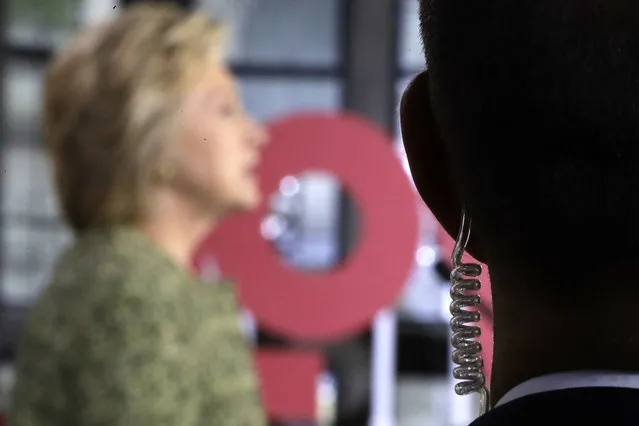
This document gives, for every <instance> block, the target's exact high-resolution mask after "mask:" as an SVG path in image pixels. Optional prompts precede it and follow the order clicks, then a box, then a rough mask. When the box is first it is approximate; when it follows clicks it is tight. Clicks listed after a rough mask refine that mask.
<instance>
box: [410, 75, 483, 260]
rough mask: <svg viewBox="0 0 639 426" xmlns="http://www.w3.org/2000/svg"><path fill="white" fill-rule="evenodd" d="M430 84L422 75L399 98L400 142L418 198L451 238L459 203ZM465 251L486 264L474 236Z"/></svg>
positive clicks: (458, 217)
mask: <svg viewBox="0 0 639 426" xmlns="http://www.w3.org/2000/svg"><path fill="white" fill-rule="evenodd" d="M429 83H430V81H429V76H428V73H427V72H423V73H421V74H419V75H418V76H417V77H415V79H414V80H413V81H412V82H411V84H410V85H409V86H408V88H407V89H406V91H405V92H404V95H403V96H402V102H401V106H400V119H401V127H402V139H403V142H404V148H405V150H406V155H407V156H408V164H409V166H410V171H411V174H412V176H413V180H414V182H415V186H416V187H417V191H418V192H419V195H420V196H421V197H422V199H423V200H424V202H425V203H426V205H427V206H428V208H429V209H430V210H431V212H432V213H433V215H434V216H435V217H436V218H437V220H438V221H439V223H440V224H441V225H442V226H443V227H444V229H445V230H446V232H448V234H449V235H450V236H451V237H453V239H454V238H456V237H457V233H458V232H459V226H460V222H461V212H462V203H461V202H460V200H459V198H458V196H457V192H456V190H455V187H454V185H453V180H452V177H451V172H450V161H449V154H448V150H447V149H446V145H445V143H444V141H443V139H442V137H441V134H440V132H439V129H438V127H437V123H436V120H435V115H434V113H433V109H432V105H431V97H430V88H429ZM467 250H468V252H469V253H470V254H471V255H472V256H473V257H474V258H475V259H477V260H479V261H480V262H484V261H485V258H484V256H483V253H482V252H481V250H480V248H479V244H477V238H476V234H472V233H471V239H470V241H469V244H468V247H467Z"/></svg>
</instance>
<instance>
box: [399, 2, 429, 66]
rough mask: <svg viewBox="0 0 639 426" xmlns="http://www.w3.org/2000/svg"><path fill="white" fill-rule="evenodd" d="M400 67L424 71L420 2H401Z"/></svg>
mask: <svg viewBox="0 0 639 426" xmlns="http://www.w3.org/2000/svg"><path fill="white" fill-rule="evenodd" d="M399 16H400V24H399V29H400V30H399V31H400V32H399V67H400V69H402V70H404V71H418V70H422V69H424V67H425V65H426V61H425V60H424V51H423V47H422V39H421V35H420V32H419V1H418V0H400V14H399Z"/></svg>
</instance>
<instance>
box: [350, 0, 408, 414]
mask: <svg viewBox="0 0 639 426" xmlns="http://www.w3.org/2000/svg"><path fill="white" fill-rule="evenodd" d="M342 1H343V4H344V8H343V17H342V25H341V27H342V28H341V46H342V49H343V59H344V61H343V64H344V70H345V81H344V99H343V106H344V108H345V109H347V110H350V111H352V112H355V113H357V114H359V115H361V116H363V117H365V118H367V119H369V120H371V121H373V122H375V123H377V124H378V125H380V126H381V127H382V128H383V129H385V130H387V131H388V133H389V134H392V132H393V128H394V115H395V106H396V101H397V100H396V93H395V81H396V79H397V76H398V74H399V73H398V61H397V59H398V58H397V51H398V39H399V36H398V20H399V2H398V0H342ZM339 209H340V224H339V226H338V232H339V235H338V241H339V244H340V251H339V255H340V257H339V259H340V260H341V261H343V260H345V258H346V257H347V256H348V253H349V252H350V250H351V249H352V248H353V247H354V246H355V245H356V244H357V241H356V240H357V235H358V230H359V229H358V228H359V224H358V217H357V208H356V206H355V205H354V202H353V200H351V199H350V198H349V197H348V192H347V191H343V192H342V194H341V197H340V207H339ZM396 331H397V323H396V317H395V314H394V312H393V311H391V310H384V311H381V312H380V313H379V314H378V316H377V317H376V319H375V321H374V323H373V330H372V335H373V336H372V338H373V341H372V347H371V351H372V353H371V355H372V357H371V358H372V365H371V382H372V383H371V387H372V388H371V395H370V408H369V413H368V415H367V416H366V417H367V418H357V419H349V420H350V423H349V425H355V424H357V425H365V424H368V425H370V426H393V425H394V424H395V393H396V391H395V383H396V350H397V349H396V348H397V335H396ZM338 400H339V395H338ZM338 404H339V402H338Z"/></svg>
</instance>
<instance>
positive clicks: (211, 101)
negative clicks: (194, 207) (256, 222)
mask: <svg viewBox="0 0 639 426" xmlns="http://www.w3.org/2000/svg"><path fill="white" fill-rule="evenodd" d="M178 126H179V127H180V128H179V129H178V135H179V137H178V141H177V143H178V146H177V160H178V173H177V175H178V176H177V180H178V182H177V185H179V186H180V188H178V189H180V190H182V191H190V192H192V194H189V195H190V196H195V197H197V199H198V202H200V203H204V205H203V206H204V207H205V208H207V209H211V211H212V213H214V214H217V215H224V214H226V213H230V212H232V211H237V210H240V211H241V210H248V209H252V208H255V207H257V205H258V204H259V202H260V199H261V194H260V191H259V182H258V177H257V174H256V167H257V165H258V164H259V161H260V156H261V148H262V147H263V146H264V144H265V143H266V142H267V135H266V133H265V131H264V129H263V128H262V127H261V126H260V125H259V124H257V123H256V122H255V121H253V119H252V118H251V117H250V116H249V115H248V114H247V113H246V111H245V110H244V106H243V104H242V101H241V99H240V95H239V93H238V88H237V86H236V82H235V79H234V78H233V76H232V75H231V74H230V73H229V72H228V71H227V70H226V69H225V68H223V67H219V68H216V69H212V70H211V71H210V72H209V73H208V74H207V75H206V77H205V78H204V79H202V80H201V81H200V82H198V83H196V84H195V85H193V86H192V88H191V90H190V91H189V92H187V94H186V97H185V100H184V104H183V106H182V109H181V110H180V116H179V119H178Z"/></svg>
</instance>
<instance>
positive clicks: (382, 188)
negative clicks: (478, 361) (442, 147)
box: [201, 113, 418, 341]
mask: <svg viewBox="0 0 639 426" xmlns="http://www.w3.org/2000/svg"><path fill="white" fill-rule="evenodd" d="M270 134H271V142H270V144H269V145H268V146H267V147H266V149H265V152H264V156H263V161H262V164H261V166H260V168H259V176H260V180H261V189H262V193H263V194H265V197H264V198H265V200H264V202H263V203H262V205H261V206H260V207H259V208H258V209H257V210H256V211H254V212H251V213H248V214H241V215H238V216H236V217H234V218H231V219H230V220H228V221H227V222H225V223H224V224H223V225H222V226H220V227H219V229H217V230H216V231H215V232H214V234H213V235H211V237H210V238H209V239H208V240H207V241H206V243H205V244H204V246H203V248H202V253H214V256H215V258H216V259H217V262H218V265H219V267H220V269H221V271H222V274H223V275H224V276H227V277H229V278H230V279H232V280H234V281H235V282H236V283H237V285H238V286H239V297H240V300H241V301H242V303H243V304H244V305H245V306H246V307H247V308H249V309H250V310H251V311H252V312H253V314H254V315H255V316H256V318H257V320H258V322H259V323H260V325H262V326H264V327H265V328H268V329H271V330H273V331H276V332H279V333H283V334H285V335H287V336H288V337H290V338H296V339H303V340H309V339H310V340H322V341H326V340H336V339H340V338H343V337H345V336H346V335H349V334H351V333H354V332H356V331H358V330H359V329H362V328H364V327H365V326H366V325H367V324H368V323H369V322H370V320H371V319H372V317H373V316H374V315H375V313H376V312H377V311H378V310H379V309H380V308H382V307H384V306H387V305H390V304H392V303H394V302H395V300H396V298H397V297H398V296H399V293H400V292H401V290H402V288H403V285H404V283H405V281H406V279H407V277H408V275H409V273H410V271H411V269H412V266H413V262H414V257H415V249H416V245H417V236H418V217H417V209H416V202H417V197H416V195H415V191H414V190H413V188H412V186H411V184H410V182H409V180H408V176H407V175H406V173H405V172H404V170H403V169H402V166H401V163H400V161H399V159H398V158H397V156H396V155H395V153H394V151H393V149H392V142H391V140H390V139H389V138H388V137H387V136H386V135H385V133H384V132H383V131H380V130H379V129H378V128H377V127H375V126H374V125H372V124H370V123H368V122H366V121H364V120H362V119H360V118H357V117H355V116H352V115H343V114H339V115H336V114H329V113H318V114H304V115H296V116H293V117H289V118H286V119H283V120H281V121H278V122H275V123H273V124H272V125H271V126H270ZM305 171H325V172H327V173H330V174H332V175H334V176H335V177H336V178H337V179H338V180H339V181H340V182H341V183H342V185H343V186H344V187H345V188H346V189H347V190H348V191H349V192H350V194H351V196H352V197H353V198H354V199H355V201H356V203H357V205H358V207H359V218H360V232H359V241H358V243H357V245H356V246H355V248H354V250H353V252H352V253H351V254H350V255H349V256H348V258H347V259H346V261H345V262H344V263H343V264H342V265H340V266H339V267H337V268H336V269H334V270H331V271H327V272H323V273H317V274H313V273H303V272H300V271H297V270H295V269H293V268H291V267H289V266H286V265H285V264H284V262H283V261H282V259H280V258H279V255H278V254H277V253H276V251H275V250H274V248H273V247H272V246H271V244H270V243H269V242H268V241H266V240H265V239H264V238H263V237H262V236H261V234H260V225H261V223H262V220H263V219H264V218H265V217H266V216H267V214H268V213H269V209H268V205H267V201H268V195H270V194H272V193H274V192H275V191H277V189H278V186H279V184H280V181H281V180H282V178H284V177H285V176H289V175H298V174H300V173H303V172H305ZM202 253H201V254H202Z"/></svg>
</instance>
